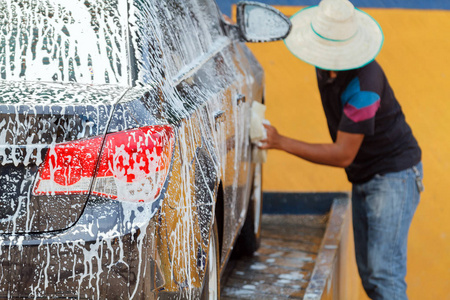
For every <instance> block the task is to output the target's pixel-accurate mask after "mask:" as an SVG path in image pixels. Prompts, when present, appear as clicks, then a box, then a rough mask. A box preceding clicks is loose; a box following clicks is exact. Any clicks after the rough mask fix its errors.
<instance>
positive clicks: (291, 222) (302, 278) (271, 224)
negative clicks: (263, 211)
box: [221, 215, 328, 300]
mask: <svg viewBox="0 0 450 300" xmlns="http://www.w3.org/2000/svg"><path fill="white" fill-rule="evenodd" d="M327 221H328V215H263V217H262V233H261V237H262V239H261V247H260V248H259V250H258V251H257V252H256V253H255V255H254V256H253V257H244V258H241V259H238V260H231V261H230V262H229V264H228V268H227V270H226V272H225V274H224V275H225V284H224V285H223V286H222V288H221V290H222V292H221V299H222V300H231V299H233V300H235V299H258V300H266V299H270V300H274V299H303V296H304V294H305V290H306V287H307V286H308V282H309V280H310V278H311V274H312V272H313V269H314V265H315V260H316V257H317V254H318V252H319V248H320V244H321V241H322V238H323V236H324V233H325V229H326V225H327Z"/></svg>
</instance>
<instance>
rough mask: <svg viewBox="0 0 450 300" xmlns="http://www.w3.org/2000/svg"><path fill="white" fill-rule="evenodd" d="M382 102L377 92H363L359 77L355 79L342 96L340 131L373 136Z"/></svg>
mask: <svg viewBox="0 0 450 300" xmlns="http://www.w3.org/2000/svg"><path fill="white" fill-rule="evenodd" d="M380 101H381V99H380V96H379V94H378V93H377V92H375V91H371V90H361V84H360V80H359V78H358V76H357V77H355V78H354V79H353V80H352V81H350V83H349V84H348V86H347V87H346V89H345V90H344V92H343V93H342V94H341V104H342V117H341V121H340V123H339V128H338V129H339V130H340V131H344V132H348V133H361V134H364V135H373V134H374V133H375V115H376V113H377V111H378V108H379V107H380Z"/></svg>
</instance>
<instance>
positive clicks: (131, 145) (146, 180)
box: [92, 125, 174, 202]
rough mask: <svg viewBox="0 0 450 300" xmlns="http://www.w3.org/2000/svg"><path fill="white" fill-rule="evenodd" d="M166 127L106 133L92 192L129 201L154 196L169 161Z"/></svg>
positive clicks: (170, 139)
mask: <svg viewBox="0 0 450 300" xmlns="http://www.w3.org/2000/svg"><path fill="white" fill-rule="evenodd" d="M173 145H174V132H173V129H172V127H170V126H167V125H166V126H149V127H143V128H140V129H138V130H131V131H125V132H119V133H114V134H108V135H107V136H106V141H105V146H104V148H103V151H102V158H101V160H100V165H99V169H98V172H97V177H96V179H95V183H94V187H93V190H92V193H93V194H95V195H100V196H103V197H108V198H111V199H117V200H122V201H130V202H149V201H153V200H154V199H156V197H158V195H159V194H160V192H161V189H162V187H163V185H164V182H165V181H166V177H167V174H168V173H169V169H170V161H171V158H172V148H173Z"/></svg>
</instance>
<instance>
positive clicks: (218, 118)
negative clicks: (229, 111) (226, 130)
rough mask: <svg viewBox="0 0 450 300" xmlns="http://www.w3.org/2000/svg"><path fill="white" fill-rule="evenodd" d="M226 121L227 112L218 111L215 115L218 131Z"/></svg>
mask: <svg viewBox="0 0 450 300" xmlns="http://www.w3.org/2000/svg"><path fill="white" fill-rule="evenodd" d="M224 121H225V111H223V110H218V111H216V112H215V113H214V123H215V125H216V129H217V125H218V124H220V123H222V122H224Z"/></svg>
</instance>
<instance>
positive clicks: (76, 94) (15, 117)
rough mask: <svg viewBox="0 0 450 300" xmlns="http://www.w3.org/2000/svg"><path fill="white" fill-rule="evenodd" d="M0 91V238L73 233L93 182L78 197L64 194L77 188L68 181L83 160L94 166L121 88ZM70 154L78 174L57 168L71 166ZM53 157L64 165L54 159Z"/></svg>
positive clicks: (13, 87) (0, 85)
mask: <svg viewBox="0 0 450 300" xmlns="http://www.w3.org/2000/svg"><path fill="white" fill-rule="evenodd" d="M0 90H1V91H2V93H1V95H0V162H1V164H0V185H1V187H2V189H0V233H4V234H19V233H39V232H50V231H56V230H63V229H66V228H68V227H70V226H72V225H73V224H74V223H75V222H76V221H77V219H78V218H79V217H80V215H81V213H82V211H83V209H84V206H85V203H86V201H87V199H88V196H89V189H90V186H91V184H92V177H91V178H90V179H85V178H84V177H83V179H84V181H83V182H82V186H83V188H81V183H79V184H78V186H77V188H78V189H80V192H79V193H76V192H75V193H74V192H73V188H72V190H71V191H72V192H65V189H64V187H65V186H68V185H69V184H73V183H74V182H70V183H68V182H67V178H71V180H72V181H74V180H78V179H77V177H74V176H73V172H83V165H82V163H84V162H83V161H84V160H85V161H90V165H92V166H94V167H95V166H96V161H97V159H98V157H97V156H98V153H99V152H100V147H101V143H102V141H103V138H104V135H105V133H106V129H107V125H108V121H109V118H110V115H111V110H112V107H113V104H114V103H115V102H116V101H117V100H118V99H119V98H120V97H121V95H122V94H123V93H124V91H125V88H122V87H117V86H103V87H93V86H88V85H76V84H66V85H63V84H56V83H46V84H43V83H26V82H7V81H2V82H0ZM91 141H95V143H92V142H91ZM92 145H93V146H92ZM93 147H94V148H95V147H97V148H96V149H97V150H95V149H94V148H93ZM70 148H72V149H75V151H78V152H77V153H79V154H80V153H81V154H82V156H80V157H77V159H79V160H80V168H79V169H74V168H72V169H71V170H64V168H61V166H64V163H65V161H64V159H66V160H67V159H69V160H70V159H75V158H76V157H75V155H74V154H73V153H75V152H71V153H72V154H71V153H69V154H67V153H68V152H67V149H70ZM58 149H60V150H58ZM61 149H62V150H61ZM58 151H59V153H63V154H64V155H65V157H63V158H61V157H60V156H61V155H60V156H57V155H55V153H58ZM90 152H93V153H94V154H95V152H96V155H97V156H96V155H90V154H89V153H90ZM52 155H53V156H52ZM52 158H53V159H52ZM45 169H46V170H45ZM46 177H48V178H46ZM73 178H75V179H73ZM45 179H48V180H45ZM48 182H51V184H50V185H49V184H47V185H45V184H44V183H48ZM83 189H84V190H83ZM86 189H87V190H86ZM55 191H56V192H55ZM67 191H69V189H67Z"/></svg>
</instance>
